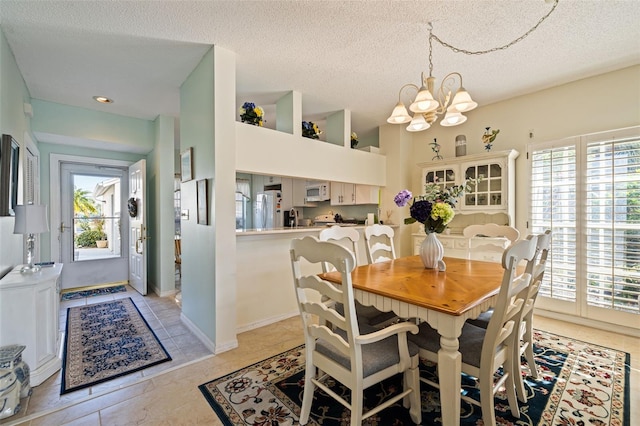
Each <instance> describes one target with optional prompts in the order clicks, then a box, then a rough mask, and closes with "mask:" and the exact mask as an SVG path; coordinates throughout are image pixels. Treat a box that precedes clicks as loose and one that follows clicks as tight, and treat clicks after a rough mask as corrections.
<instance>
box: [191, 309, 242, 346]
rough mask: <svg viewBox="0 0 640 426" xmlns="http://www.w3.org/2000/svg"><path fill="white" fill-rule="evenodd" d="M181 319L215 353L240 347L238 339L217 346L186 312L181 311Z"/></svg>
mask: <svg viewBox="0 0 640 426" xmlns="http://www.w3.org/2000/svg"><path fill="white" fill-rule="evenodd" d="M180 319H181V320H182V322H183V324H184V325H185V326H186V327H187V328H188V329H189V330H190V331H191V332H192V333H193V334H194V335H195V336H196V337H197V338H198V339H199V340H200V341H201V342H202V344H203V345H205V346H206V347H207V349H209V350H210V351H211V352H213V353H214V354H219V353H221V352H226V351H229V350H231V349H235V348H237V347H238V340H237V339H236V340H233V341H232V342H229V343H226V344H224V345H218V346H216V344H215V343H214V342H212V341H211V339H209V337H208V336H207V335H206V334H204V333H203V332H202V331H200V329H199V328H198V327H196V325H195V324H194V323H192V322H191V320H190V319H189V318H187V317H186V316H185V315H184V313H180Z"/></svg>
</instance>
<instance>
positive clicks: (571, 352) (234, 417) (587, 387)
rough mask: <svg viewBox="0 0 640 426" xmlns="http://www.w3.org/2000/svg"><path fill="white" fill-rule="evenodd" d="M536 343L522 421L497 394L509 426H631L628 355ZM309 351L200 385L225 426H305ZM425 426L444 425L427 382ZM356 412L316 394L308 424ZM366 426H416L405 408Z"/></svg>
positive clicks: (470, 385)
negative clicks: (303, 414) (302, 423)
mask: <svg viewBox="0 0 640 426" xmlns="http://www.w3.org/2000/svg"><path fill="white" fill-rule="evenodd" d="M535 341H536V344H535V345H534V348H535V353H536V364H537V366H538V372H539V374H540V377H541V378H540V380H538V381H536V380H534V379H532V378H531V377H530V376H529V375H528V373H529V370H528V368H527V367H526V363H524V364H523V368H522V374H523V375H524V376H525V377H526V382H525V383H526V389H527V394H528V401H527V403H524V404H523V403H520V418H519V419H516V418H514V417H512V416H511V412H510V410H509V404H508V401H507V397H506V393H504V392H498V393H497V394H496V398H495V413H496V419H497V423H498V424H505V425H512V424H513V425H515V424H517V425H549V426H551V425H553V426H555V425H580V424H595V425H601V426H604V425H629V408H628V407H629V359H630V357H629V354H627V353H625V352H621V351H617V350H614V349H609V348H605V347H601V346H597V345H593V344H589V343H585V342H581V341H579V340H574V339H570V338H567V337H560V336H557V335H554V334H551V333H547V332H542V331H536V332H535ZM304 362H305V355H304V346H300V347H297V348H294V349H291V350H289V351H287V352H284V353H282V354H280V355H276V356H274V357H272V358H269V359H267V360H264V361H262V362H259V363H256V364H253V365H251V366H248V367H245V368H243V369H241V370H238V371H236V372H234V373H232V374H229V375H227V376H224V377H221V378H218V379H216V380H212V381H210V382H207V383H205V384H202V385H200V386H199V389H200V391H201V392H202V393H203V395H204V397H205V398H206V400H207V401H208V402H209V404H210V405H211V407H212V408H213V410H214V411H215V412H216V413H217V415H218V416H219V417H220V419H221V420H222V422H223V424H225V425H267V424H268V425H294V424H298V423H297V421H298V416H299V414H300V405H301V403H302V393H303V392H302V389H303V386H304ZM435 371H436V370H435V364H433V363H430V362H428V361H426V360H421V365H420V372H421V375H423V376H428V377H430V378H435V377H436V373H435ZM462 381H463V389H464V391H465V392H466V393H467V395H469V396H471V397H473V398H475V399H476V400H479V390H478V389H477V388H476V386H475V383H476V382H475V381H474V380H472V379H471V378H469V377H463V379H462ZM329 385H330V387H331V388H332V390H334V391H335V392H337V393H338V394H339V395H345V394H346V395H348V394H349V391H348V390H345V388H344V387H342V386H341V385H340V384H339V383H337V382H335V381H331V383H329ZM420 386H421V394H422V395H421V400H422V423H423V424H425V425H428V424H441V423H442V419H441V416H440V394H439V392H438V390H437V389H435V388H432V387H430V386H427V385H426V384H424V383H420ZM399 389H402V383H401V376H397V377H395V378H391V379H389V380H387V381H385V382H383V383H382V384H380V385H376V386H372V387H371V388H369V389H367V390H366V391H365V407H374V406H376V405H379V403H380V401H381V400H383V399H388V397H389V396H390V395H392V394H394V393H396V392H398V390H399ZM349 418H350V412H349V410H347V409H345V408H344V407H342V405H340V404H338V403H337V402H335V400H334V399H332V398H331V397H329V396H328V395H326V394H324V393H323V392H322V391H320V390H319V389H316V392H315V399H314V401H313V404H312V409H311V419H310V420H309V423H308V424H309V425H323V426H328V425H344V424H349ZM481 419H482V413H481V410H480V407H476V406H475V405H471V404H468V403H466V402H462V405H461V422H460V424H462V425H477V424H482V420H481ZM363 424H367V425H395V426H400V425H412V424H413V422H412V421H411V418H410V417H409V413H408V410H406V409H404V408H402V406H401V405H395V406H392V407H390V408H388V409H386V410H382V411H381V412H380V413H377V414H375V415H373V416H372V417H370V418H369V419H367V420H366V421H365V422H363Z"/></svg>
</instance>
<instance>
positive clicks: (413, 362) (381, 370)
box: [290, 236, 422, 426]
mask: <svg viewBox="0 0 640 426" xmlns="http://www.w3.org/2000/svg"><path fill="white" fill-rule="evenodd" d="M290 255H291V267H292V270H293V282H294V287H295V292H296V298H297V301H298V307H299V309H300V314H301V316H302V322H303V327H304V337H305V356H306V364H305V368H306V370H305V382H304V391H303V396H302V407H301V409H300V424H302V425H304V424H307V422H308V421H309V417H310V412H311V406H312V404H313V401H314V397H313V394H314V392H315V390H316V388H320V389H321V390H323V391H324V392H326V394H328V395H330V396H331V397H333V398H334V399H335V400H336V401H338V402H339V403H340V404H342V405H343V406H344V407H346V408H347V409H348V410H350V411H351V421H350V424H351V426H360V425H361V424H362V421H363V420H364V419H366V418H368V417H370V416H372V415H374V414H375V413H377V412H379V411H380V410H383V409H385V408H387V407H390V406H391V405H395V404H397V403H399V402H400V401H402V404H403V405H404V407H405V408H408V409H409V414H410V416H411V419H412V420H413V421H414V422H415V423H417V424H420V423H421V421H422V410H421V406H420V378H419V377H420V376H419V369H418V364H419V359H418V347H417V346H416V345H415V344H413V343H409V342H408V340H407V333H408V332H412V333H415V332H417V330H418V327H417V326H416V325H415V324H412V323H409V322H401V323H396V324H393V325H390V326H388V327H385V328H383V329H375V328H369V329H368V330H361V328H360V327H358V321H357V316H356V310H355V299H354V294H353V286H352V282H351V272H352V271H353V269H354V267H355V259H354V256H353V253H352V252H351V251H350V250H347V249H346V248H344V247H342V246H340V245H338V244H335V243H331V242H327V241H320V240H319V239H317V238H316V237H313V236H307V237H304V238H301V239H294V240H292V241H291V249H290ZM303 259H304V263H305V268H304V269H305V270H307V268H306V266H307V262H308V263H311V264H316V265H317V264H319V263H322V262H329V263H330V264H331V265H332V267H333V268H335V269H336V270H337V271H338V272H340V275H341V284H338V285H337V284H333V283H331V282H329V281H326V280H323V279H321V278H320V277H319V276H318V275H317V274H315V273H312V274H311V275H305V274H303V272H302V270H303V268H302V267H301V263H302V262H303ZM336 304H342V305H343V306H344V314H342V313H340V312H338V311H336V310H335V308H334V307H335V305H336ZM327 324H330V325H331V327H329V326H328V325H327ZM399 373H402V374H403V389H402V390H401V391H400V392H399V393H398V394H397V395H395V396H393V397H391V398H389V399H388V400H387V401H385V402H384V403H382V404H380V405H379V406H376V407H367V409H368V411H366V412H364V410H365V407H364V404H363V399H364V398H363V397H364V394H363V392H364V390H365V389H367V388H369V387H370V386H372V385H374V384H376V383H379V382H381V381H382V380H384V379H387V378H389V377H392V376H395V375H396V374H399ZM334 380H335V381H338V382H340V383H342V384H343V385H344V386H345V387H347V388H349V390H350V391H351V392H350V393H351V399H350V401H351V402H348V401H347V400H346V399H345V397H344V396H343V395H338V393H336V392H335V391H334V390H332V389H331V382H332V381H334Z"/></svg>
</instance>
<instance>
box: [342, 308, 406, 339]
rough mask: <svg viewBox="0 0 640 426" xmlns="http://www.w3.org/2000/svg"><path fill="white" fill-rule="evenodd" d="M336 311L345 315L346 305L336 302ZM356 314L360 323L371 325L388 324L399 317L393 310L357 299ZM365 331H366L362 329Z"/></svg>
mask: <svg viewBox="0 0 640 426" xmlns="http://www.w3.org/2000/svg"><path fill="white" fill-rule="evenodd" d="M335 309H336V311H338V312H339V313H340V314H341V315H344V306H343V305H342V303H336V308H335ZM356 315H358V324H366V325H371V326H374V327H375V326H378V325H386V324H387V323H388V322H390V321H393V320H394V319H397V318H398V316H397V315H396V314H395V313H393V312H391V311H390V312H384V311H381V310H380V309H378V308H376V307H375V306H366V305H363V304H362V303H360V302H358V301H357V300H356ZM360 332H361V333H364V331H362V330H361V331H360Z"/></svg>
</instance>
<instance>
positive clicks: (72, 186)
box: [51, 162, 128, 289]
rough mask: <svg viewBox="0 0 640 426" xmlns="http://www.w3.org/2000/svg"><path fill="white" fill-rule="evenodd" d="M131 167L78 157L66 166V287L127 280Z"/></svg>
mask: <svg viewBox="0 0 640 426" xmlns="http://www.w3.org/2000/svg"><path fill="white" fill-rule="evenodd" d="M126 173H127V170H126V168H122V167H105V166H100V165H96V164H86V163H84V164H81V163H75V162H69V163H61V166H60V192H61V194H60V221H59V222H58V223H55V222H54V224H52V226H51V228H52V236H53V235H55V233H58V236H59V244H60V246H59V259H60V262H62V263H64V268H63V270H62V288H63V289H70V288H78V287H87V286H92V285H99V284H112V283H120V284H126V282H127V279H128V262H127V257H126V255H125V253H126V251H124V250H123V248H124V247H127V246H128V238H127V235H126V233H125V232H121V231H124V230H125V229H127V224H128V220H127V217H126V216H125V212H126V194H127V193H128V182H127V179H126Z"/></svg>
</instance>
